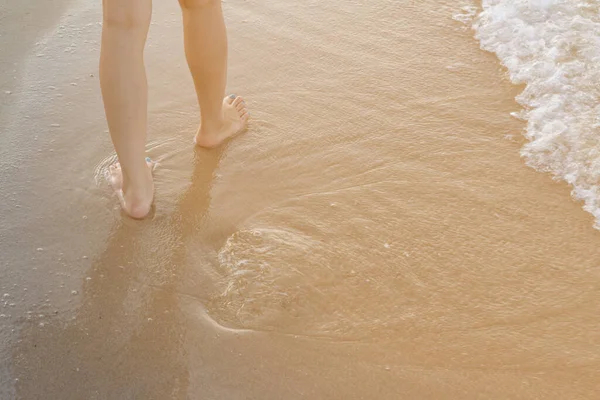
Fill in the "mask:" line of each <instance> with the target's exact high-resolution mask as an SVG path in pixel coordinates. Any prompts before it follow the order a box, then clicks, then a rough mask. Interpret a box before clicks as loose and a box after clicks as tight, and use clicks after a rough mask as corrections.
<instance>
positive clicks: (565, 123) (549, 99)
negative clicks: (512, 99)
mask: <svg viewBox="0 0 600 400" xmlns="http://www.w3.org/2000/svg"><path fill="white" fill-rule="evenodd" d="M482 8H483V11H482V12H481V13H480V14H479V16H477V18H476V19H475V21H474V24H473V27H474V29H475V31H476V38H477V39H478V40H479V41H480V43H481V48H482V49H484V50H487V51H490V52H493V53H495V54H496V55H497V56H498V58H499V59H500V60H501V62H502V64H504V66H506V68H507V69H508V72H509V74H510V79H511V80H512V82H514V83H516V84H525V85H526V88H525V90H524V91H523V93H521V94H520V95H519V96H518V97H517V101H518V102H519V103H520V104H521V105H523V107H524V108H525V110H524V112H523V113H521V114H520V115H519V116H520V117H522V118H523V119H525V120H526V121H527V131H526V133H525V136H526V138H527V139H528V140H529V143H527V144H526V145H525V146H524V147H523V149H522V155H523V156H524V157H525V159H526V160H527V164H528V165H530V166H532V167H534V168H536V169H537V170H539V171H544V172H549V173H551V174H552V175H553V176H554V178H555V179H557V180H562V181H566V182H567V183H569V184H570V185H571V186H572V187H573V191H572V194H573V197H575V198H576V199H578V200H582V201H584V203H585V205H584V208H585V210H586V211H588V212H590V213H592V214H593V215H594V217H595V218H596V228H598V229H600V185H599V183H600V182H599V180H600V179H599V178H600V101H599V100H600V1H598V0H483V4H482Z"/></svg>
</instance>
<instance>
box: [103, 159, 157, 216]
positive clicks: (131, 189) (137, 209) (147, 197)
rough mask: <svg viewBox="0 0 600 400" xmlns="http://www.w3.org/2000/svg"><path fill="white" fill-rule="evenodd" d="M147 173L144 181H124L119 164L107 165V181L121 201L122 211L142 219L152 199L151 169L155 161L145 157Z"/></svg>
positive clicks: (148, 210)
mask: <svg viewBox="0 0 600 400" xmlns="http://www.w3.org/2000/svg"><path fill="white" fill-rule="evenodd" d="M146 165H148V173H147V174H146V178H145V181H144V182H136V183H133V182H124V181H123V172H122V171H121V164H119V163H115V164H113V165H111V166H110V167H109V181H110V184H111V186H112V188H113V189H114V191H115V194H116V195H117V197H118V198H119V201H120V202H121V207H122V208H123V211H125V213H127V215H129V216H130V217H132V218H136V219H142V218H144V217H146V216H147V215H148V213H149V212H150V208H151V207H152V201H153V200H154V182H153V180H152V171H153V170H154V167H155V166H156V163H155V162H154V161H152V160H150V158H146Z"/></svg>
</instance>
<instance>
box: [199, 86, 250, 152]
mask: <svg viewBox="0 0 600 400" xmlns="http://www.w3.org/2000/svg"><path fill="white" fill-rule="evenodd" d="M249 117H250V116H249V114H248V110H247V109H246V103H245V102H244V99H242V98H241V97H239V96H237V97H236V95H234V94H232V95H231V96H227V97H225V98H224V99H223V122H222V123H221V126H218V127H215V128H213V127H210V128H209V127H205V126H200V129H198V133H197V134H196V138H195V140H194V141H195V142H196V144H197V145H198V146H201V147H208V148H212V147H216V146H218V145H220V144H221V143H223V141H224V140H226V139H228V138H230V137H232V136H234V135H236V134H238V133H240V132H242V131H243V130H244V129H246V126H247V125H248V118H249Z"/></svg>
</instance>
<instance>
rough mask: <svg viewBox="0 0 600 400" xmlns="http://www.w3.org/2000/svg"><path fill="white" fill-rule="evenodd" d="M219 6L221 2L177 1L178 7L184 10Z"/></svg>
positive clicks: (205, 0)
mask: <svg viewBox="0 0 600 400" xmlns="http://www.w3.org/2000/svg"><path fill="white" fill-rule="evenodd" d="M220 4H221V0H179V5H180V6H181V8H182V9H184V10H194V9H201V8H209V7H215V6H217V5H220Z"/></svg>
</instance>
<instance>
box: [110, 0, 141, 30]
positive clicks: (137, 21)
mask: <svg viewBox="0 0 600 400" xmlns="http://www.w3.org/2000/svg"><path fill="white" fill-rule="evenodd" d="M140 3H143V2H140V1H139V0H125V1H123V0H105V2H104V13H103V21H104V22H103V23H104V25H106V26H108V27H116V28H122V29H147V28H148V26H149V25H150V18H151V15H152V10H151V7H152V6H151V5H150V9H147V7H143V6H141V5H140ZM149 4H151V3H149Z"/></svg>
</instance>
